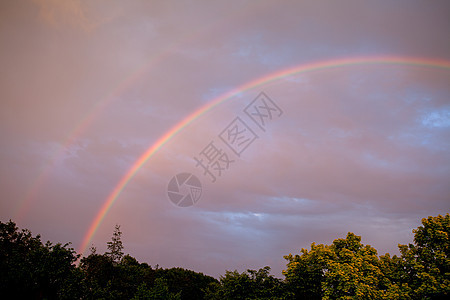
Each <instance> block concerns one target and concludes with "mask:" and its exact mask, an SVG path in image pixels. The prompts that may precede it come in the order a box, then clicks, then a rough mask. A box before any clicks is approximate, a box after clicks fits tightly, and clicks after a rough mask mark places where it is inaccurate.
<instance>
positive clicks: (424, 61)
mask: <svg viewBox="0 0 450 300" xmlns="http://www.w3.org/2000/svg"><path fill="white" fill-rule="evenodd" d="M364 64H393V65H408V66H423V67H432V68H442V69H446V70H448V69H450V61H448V60H444V59H434V58H420V57H398V56H374V57H354V58H339V59H332V60H325V61H318V62H313V63H309V64H301V65H296V66H294V67H289V68H286V69H282V70H279V71H276V72H274V73H270V74H267V75H265V76H263V77H260V78H257V79H255V80H251V81H249V82H247V83H245V84H243V85H241V86H239V87H237V88H235V89H233V90H231V91H229V92H227V93H225V94H222V95H220V96H219V97H216V98H215V99H213V100H211V101H210V102H208V103H206V104H205V105H203V106H201V107H199V108H198V109H197V110H195V111H194V112H192V113H191V114H189V115H188V116H187V117H185V118H184V119H183V120H182V121H181V122H179V123H177V124H175V125H174V126H173V127H172V128H171V129H169V130H168V131H167V132H166V133H164V134H163V135H162V136H161V137H160V138H159V139H158V140H156V142H154V143H153V144H152V145H150V147H149V148H147V150H146V151H145V152H144V153H142V154H141V156H139V158H138V159H137V160H136V161H135V162H134V163H133V165H132V166H131V167H130V168H129V169H128V170H127V172H126V173H125V174H124V176H123V177H122V178H121V179H120V180H119V182H118V183H117V184H116V186H115V187H114V188H113V190H112V191H111V192H110V194H109V195H108V197H107V198H106V199H105V201H104V202H103V204H102V205H101V207H100V210H99V211H98V213H97V214H96V215H95V218H94V220H93V221H92V223H91V224H90V226H89V228H88V230H87V232H86V233H85V235H84V237H83V240H82V242H81V246H80V248H79V253H81V254H83V253H84V252H85V251H86V249H87V247H88V246H89V243H90V242H91V240H92V238H93V237H94V235H95V233H96V232H97V230H98V228H99V226H100V225H101V223H102V221H103V220H104V218H105V216H106V215H107V213H108V211H109V210H110V208H111V207H112V205H113V204H114V202H115V201H116V200H117V198H118V197H119V195H120V193H121V192H122V190H123V189H124V188H125V186H126V185H127V184H128V182H129V181H130V180H131V179H132V178H133V177H134V175H135V174H136V173H137V171H138V170H139V169H140V168H141V167H142V166H143V165H144V164H145V163H146V162H147V161H148V159H149V158H150V157H152V156H153V155H154V154H155V153H156V152H157V151H158V149H160V148H161V147H162V146H163V145H164V144H165V143H167V142H168V141H169V140H170V139H171V138H173V137H174V136H175V135H176V134H177V133H179V132H180V131H181V130H182V129H183V128H184V127H186V126H187V125H189V124H190V123H192V122H193V121H194V120H196V119H197V118H199V117H200V116H201V115H203V114H205V113H206V112H208V111H210V110H211V109H213V108H214V107H216V106H218V105H219V104H221V103H223V102H225V101H226V100H228V99H231V98H232V97H233V96H235V95H237V94H239V93H242V92H244V91H248V90H250V89H253V88H256V87H259V86H262V85H264V84H267V83H269V82H273V81H276V80H280V79H282V78H285V77H288V76H291V75H295V74H300V73H306V72H311V71H318V70H322V69H329V68H337V67H343V66H351V65H364Z"/></svg>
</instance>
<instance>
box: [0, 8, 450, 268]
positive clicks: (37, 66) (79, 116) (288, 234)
mask: <svg viewBox="0 0 450 300" xmlns="http://www.w3.org/2000/svg"><path fill="white" fill-rule="evenodd" d="M449 15H450V4H449V2H448V1H414V0H409V1H110V0H96V1H77V0H64V1H63V0H30V1H27V0H20V1H1V2H0V65H1V66H2V72H1V73H0V96H1V97H0V137H1V147H0V220H1V221H2V222H5V221H8V220H9V219H12V220H13V221H15V222H16V223H17V224H18V226H19V227H21V228H29V229H30V230H31V231H32V232H33V233H35V234H37V233H40V234H42V236H43V239H44V240H51V241H53V242H69V241H70V242H72V245H73V247H74V248H76V249H77V250H79V251H82V250H85V249H83V241H85V244H86V245H87V247H89V246H91V245H94V246H96V247H97V248H98V250H99V251H104V250H105V248H106V242H107V241H109V240H110V237H111V235H112V232H113V229H114V225H115V224H120V225H121V228H122V231H123V242H124V245H125V252H126V253H130V254H131V255H132V256H134V257H136V258H137V259H138V260H140V261H146V262H148V263H149V264H151V265H153V266H154V265H156V264H159V265H160V266H161V267H173V266H179V267H184V268H189V269H192V270H195V271H199V272H203V273H206V274H209V275H212V276H216V277H218V276H219V275H220V274H224V272H225V270H227V269H228V270H234V269H237V270H239V271H243V270H245V269H247V268H260V267H263V266H266V265H269V266H271V267H272V271H273V274H274V275H276V276H279V277H281V270H282V269H283V268H284V267H285V261H284V259H283V255H287V254H289V253H299V251H300V249H301V248H308V247H309V246H310V244H311V243H312V242H316V243H326V244H330V243H332V241H333V240H334V239H335V238H341V237H345V235H346V233H347V232H349V231H351V232H354V233H356V234H357V235H361V236H362V241H363V243H365V244H370V245H372V246H373V247H375V248H376V249H378V250H379V254H384V253H386V252H389V253H391V254H395V253H398V251H397V244H398V243H409V242H411V241H412V233H411V230H412V229H413V228H415V227H417V226H418V225H419V224H420V219H421V218H422V217H426V216H429V215H437V214H445V213H446V212H448V211H449V208H450V184H449V179H450V152H449V148H450V39H449V36H450V18H449V17H448V16H449ZM351 62H353V63H351ZM356 62H357V63H356ZM305 66H306V67H305ZM307 66H309V68H308V67H307ZM315 66H316V67H315ZM317 66H322V67H321V68H317ZM293 68H294V69H293ZM286 70H297V71H298V72H291V73H288V72H286ZM283 71H285V72H284V73H283ZM277 74H278V75H279V74H285V76H278V77H277ZM264 78H266V79H271V80H267V81H265V82H264V80H263V79H264ZM258 80H259V82H260V84H250V83H251V82H254V83H255V82H256V83H257V82H258ZM230 91H233V92H232V93H230ZM261 92H264V94H262V96H261V97H268V98H264V101H263V100H262V98H261V97H259V98H257V96H258V95H260V93H261ZM227 93H228V94H227ZM224 95H228V96H229V97H225V96H224ZM255 99H256V100H255ZM221 100H223V101H221ZM254 100H255V102H253V101H254ZM214 101H215V102H214ZM211 103H217V105H215V106H214V107H212V108H211V109H209V110H206V109H205V107H207V106H208V105H210V104H211ZM264 103H265V105H264ZM202 108H203V111H204V112H203V113H199V112H201V111H202ZM246 108H247V109H246ZM256 109H258V110H256ZM196 112H197V117H196V118H189V116H192V115H193V114H194V115H195V113H196ZM246 112H247V113H248V114H247V113H246ZM258 112H259V115H258ZM252 113H253V114H252ZM252 117H253V118H252ZM237 118H238V119H237ZM188 120H190V122H187V121H188ZM183 121H186V122H185V123H188V124H187V125H186V126H181V125H180V122H183ZM261 122H264V124H262V123H261ZM260 125H261V126H260ZM170 130H172V131H173V132H176V134H174V135H171V138H170V139H166V140H165V141H166V142H165V143H164V144H162V145H160V147H156V146H155V145H159V144H158V142H161V141H162V138H164V137H168V136H169V135H168V132H170ZM152 146H153V147H156V148H155V149H156V151H154V153H153V152H152V153H153V154H152V155H151V156H150V157H149V158H148V160H146V161H145V163H143V164H138V163H137V161H138V160H139V159H140V158H142V157H143V156H142V155H143V154H144V153H145V152H146V151H147V150H148V149H150V147H152ZM216 150H217V151H218V152H215V151H216ZM213 154H214V155H213ZM213 156H214V157H213ZM208 158H209V159H213V158H214V160H211V161H209V163H210V165H209V166H208V165H207V163H208ZM196 159H197V160H198V161H201V162H202V164H204V165H206V167H208V169H206V167H205V168H203V167H202V165H200V164H199V163H198V162H197V160H196ZM133 166H135V167H136V166H139V168H135V171H136V172H135V173H133V174H134V176H132V177H130V176H129V177H128V178H126V177H124V176H126V174H127V173H128V174H129V170H130V168H132V167H133ZM218 166H221V167H222V168H223V170H218ZM206 171H208V172H206ZM179 173H189V174H193V175H194V176H196V177H197V178H198V179H199V181H200V182H201V185H202V191H201V197H200V199H199V200H198V201H197V202H196V203H195V205H193V206H190V207H179V206H177V205H175V204H174V203H172V202H171V201H170V199H169V197H168V194H167V189H168V184H169V182H170V180H171V179H172V178H173V176H175V175H176V174H179ZM212 175H213V176H214V179H213V177H212ZM124 178H125V179H127V180H125V179H124ZM128 179H129V180H128ZM121 181H122V183H126V184H122V187H123V188H121V189H118V186H119V183H120V182H121ZM115 189H116V190H115ZM115 191H116V192H120V193H116V195H117V197H112V196H111V195H113V194H114V192H115ZM191 191H194V190H191ZM189 192H190V190H189V188H188V186H187V185H186V184H184V185H182V186H181V187H180V190H179V193H180V194H182V195H187V194H189ZM194 192H195V191H194ZM108 200H109V204H110V206H109V207H107V208H108V209H107V210H105V211H104V212H105V214H104V215H103V217H102V215H101V214H100V213H101V209H102V206H103V207H105V206H104V205H105V203H107V201H108ZM96 218H97V220H98V221H99V222H97V224H95V223H93V222H94V221H95V219H96ZM97 225H98V226H97ZM90 228H91V229H92V228H94V229H95V230H94V231H93V232H92V231H91V233H92V234H89V229H90ZM86 253H88V252H86Z"/></svg>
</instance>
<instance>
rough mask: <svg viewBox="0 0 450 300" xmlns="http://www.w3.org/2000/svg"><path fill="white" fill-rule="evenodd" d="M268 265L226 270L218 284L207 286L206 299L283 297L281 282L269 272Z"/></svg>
mask: <svg viewBox="0 0 450 300" xmlns="http://www.w3.org/2000/svg"><path fill="white" fill-rule="evenodd" d="M269 273H270V267H268V266H266V267H264V268H261V269H259V270H258V271H256V270H247V271H245V272H242V273H239V272H238V271H236V270H235V271H226V272H225V276H222V277H221V278H220V284H215V285H213V286H210V287H209V290H208V294H207V297H206V299H284V298H283V297H284V294H283V293H284V290H283V284H282V281H281V280H280V279H277V278H275V277H273V276H271V275H270V274H269Z"/></svg>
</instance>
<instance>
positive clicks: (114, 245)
mask: <svg viewBox="0 0 450 300" xmlns="http://www.w3.org/2000/svg"><path fill="white" fill-rule="evenodd" d="M121 238H122V231H120V225H116V226H115V228H114V233H113V236H112V238H111V241H110V242H108V243H107V246H108V250H109V251H108V252H106V253H105V254H106V255H107V256H109V257H110V258H111V260H112V261H113V262H114V263H116V264H117V263H119V262H120V260H121V259H122V257H123V244H122V240H121Z"/></svg>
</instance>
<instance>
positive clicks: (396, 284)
mask: <svg viewBox="0 0 450 300" xmlns="http://www.w3.org/2000/svg"><path fill="white" fill-rule="evenodd" d="M413 233H414V240H413V243H412V244H409V245H399V250H400V256H397V255H394V256H392V257H391V256H390V255H389V254H388V253H387V254H385V255H382V256H378V254H377V250H375V249H374V248H373V247H371V246H370V245H363V244H362V243H361V237H359V236H357V235H355V234H353V233H351V232H349V233H348V234H347V236H346V238H340V239H336V240H334V241H333V243H332V244H331V245H323V244H320V245H316V244H315V243H313V244H311V248H310V249H309V250H308V249H301V251H300V253H299V254H296V255H292V254H289V255H286V256H284V258H285V259H286V260H287V268H286V270H285V271H283V275H284V276H285V278H284V279H279V278H276V277H274V276H273V275H270V267H268V266H266V267H263V268H261V269H259V270H247V271H245V272H242V273H240V272H238V271H226V272H225V274H224V275H223V276H221V277H220V278H219V279H215V278H213V277H211V276H207V275H204V274H202V273H198V272H194V271H191V270H186V269H183V268H170V269H164V268H159V267H158V266H156V267H155V268H153V267H152V266H150V265H149V264H147V263H140V262H138V261H137V260H136V259H135V258H133V257H131V256H130V255H124V253H123V244H122V241H121V235H122V232H121V231H120V227H119V226H116V228H115V230H114V233H113V236H112V239H111V241H110V242H108V244H107V248H108V251H107V252H105V253H104V254H99V253H97V250H96V249H95V248H91V253H90V254H89V255H88V256H87V257H83V258H81V259H80V254H77V253H76V251H75V250H74V249H73V248H71V247H70V244H64V245H63V244H60V243H57V244H53V243H51V242H46V243H45V244H44V243H43V242H42V241H41V238H40V236H39V235H37V236H33V235H32V234H31V232H30V231H29V230H27V229H23V230H19V228H17V226H16V224H15V223H14V222H12V221H11V220H10V221H9V222H7V223H3V222H0V298H1V299H450V298H449V295H450V216H449V214H448V213H447V214H446V215H445V216H441V215H438V216H437V217H431V216H430V217H428V218H424V219H422V226H419V227H418V228H417V229H415V230H413Z"/></svg>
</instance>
